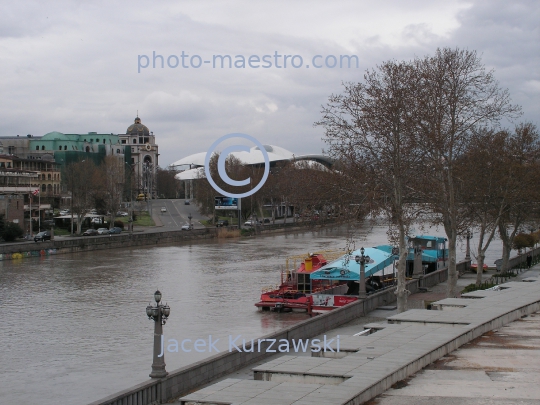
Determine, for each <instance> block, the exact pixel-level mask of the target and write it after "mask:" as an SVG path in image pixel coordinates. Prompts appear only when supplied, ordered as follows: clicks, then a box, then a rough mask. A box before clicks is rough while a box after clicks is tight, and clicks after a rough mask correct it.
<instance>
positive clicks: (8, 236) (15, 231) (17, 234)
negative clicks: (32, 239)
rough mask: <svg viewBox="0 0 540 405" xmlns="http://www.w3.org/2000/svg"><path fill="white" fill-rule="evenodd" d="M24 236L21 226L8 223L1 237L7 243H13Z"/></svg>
mask: <svg viewBox="0 0 540 405" xmlns="http://www.w3.org/2000/svg"><path fill="white" fill-rule="evenodd" d="M23 235H24V231H23V229H22V228H21V227H20V226H19V224H14V223H13V222H6V223H5V225H4V229H3V231H2V235H1V236H2V238H3V239H4V240H5V241H6V242H13V241H14V240H15V239H17V238H21V237H22V236H23Z"/></svg>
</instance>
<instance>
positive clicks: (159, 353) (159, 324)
mask: <svg viewBox="0 0 540 405" xmlns="http://www.w3.org/2000/svg"><path fill="white" fill-rule="evenodd" d="M154 299H155V300H156V306H152V305H150V304H148V306H147V307H146V315H148V319H151V320H153V321H154V361H153V362H152V372H151V373H150V377H151V378H163V377H165V376H166V375H167V374H169V373H168V372H167V371H166V370H165V354H164V350H163V347H162V336H163V325H165V322H166V321H167V318H168V317H169V314H170V313H171V308H170V307H169V306H168V305H167V304H165V305H163V304H160V301H161V292H160V291H159V290H157V291H156V292H155V293H154Z"/></svg>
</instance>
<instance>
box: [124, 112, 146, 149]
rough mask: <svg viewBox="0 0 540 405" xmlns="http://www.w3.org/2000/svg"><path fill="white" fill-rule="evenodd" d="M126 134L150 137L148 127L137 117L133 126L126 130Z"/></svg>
mask: <svg viewBox="0 0 540 405" xmlns="http://www.w3.org/2000/svg"><path fill="white" fill-rule="evenodd" d="M126 134H127V135H136V136H142V137H145V136H146V137H148V136H150V131H149V130H148V127H147V126H146V125H143V124H141V119H140V118H139V117H136V118H135V121H134V123H133V124H131V125H130V126H129V127H128V129H127V130H126ZM141 143H142V142H141ZM145 143H146V142H145Z"/></svg>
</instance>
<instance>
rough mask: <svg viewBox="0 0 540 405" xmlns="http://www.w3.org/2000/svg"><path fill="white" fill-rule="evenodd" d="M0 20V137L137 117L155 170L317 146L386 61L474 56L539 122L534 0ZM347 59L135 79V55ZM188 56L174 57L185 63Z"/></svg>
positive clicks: (102, 11) (254, 6)
mask: <svg viewBox="0 0 540 405" xmlns="http://www.w3.org/2000/svg"><path fill="white" fill-rule="evenodd" d="M5 4H6V2H4V6H3V7H2V13H0V52H1V53H0V55H1V56H0V58H1V61H2V62H1V65H0V73H1V75H0V81H1V85H2V87H1V88H2V95H3V97H2V99H1V101H0V103H1V104H0V105H1V108H0V118H1V123H2V126H1V131H0V135H2V136H7V135H17V134H20V135H26V134H34V135H44V134H46V133H47V132H51V131H60V132H64V133H86V132H89V131H96V132H100V133H110V132H113V133H124V132H125V130H126V128H127V127H128V126H129V125H130V124H131V123H132V122H133V119H134V118H135V115H136V112H137V110H138V111H139V115H140V117H141V119H142V121H143V123H144V124H146V125H147V126H148V127H149V128H150V130H151V131H153V132H154V134H155V135H156V139H157V143H158V144H159V146H160V153H161V156H160V165H161V166H166V165H168V164H170V163H172V162H174V161H175V160H177V159H180V158H182V157H184V156H187V155H189V154H192V153H196V152H201V151H205V150H206V149H207V148H208V147H209V146H210V144H211V143H212V142H213V141H214V140H216V139H217V138H218V137H220V136H222V135H224V134H227V133H230V132H243V133H247V134H250V135H253V136H255V137H256V138H258V139H259V140H260V141H261V142H262V143H268V144H275V145H279V146H282V147H284V148H286V149H289V150H291V151H293V152H294V153H298V154H301V153H320V152H321V150H322V149H323V148H324V143H323V142H322V140H321V138H322V136H323V131H322V129H321V128H314V127H313V122H315V121H317V120H318V119H319V118H320V110H321V105H322V104H324V103H326V100H327V99H328V96H329V95H330V94H332V93H339V92H340V91H341V82H342V81H358V80H361V79H362V76H363V72H364V70H365V69H368V68H372V67H374V66H375V65H377V64H378V63H380V62H382V61H384V60H388V59H398V60H399V59H411V58H413V57H414V56H424V55H426V54H433V52H434V50H435V49H436V48H437V47H444V46H450V47H459V48H465V49H469V50H476V51H477V52H478V53H480V54H481V55H482V60H483V62H484V63H485V64H486V66H487V67H488V68H490V69H491V68H492V69H495V76H496V78H497V79H498V80H499V81H500V83H501V86H502V87H504V88H508V89H509V90H510V93H511V95H512V99H513V101H514V102H515V103H518V104H520V105H522V106H523V111H524V115H523V117H522V120H528V121H532V122H534V123H536V124H539V123H540V122H539V111H540V97H539V96H540V73H539V65H540V64H539V62H540V60H539V59H540V45H539V44H540V41H539V40H540V33H539V21H540V2H538V1H536V0H530V1H513V2H509V1H500V0H489V1H448V0H446V1H436V0H409V1H358V0H355V1H348V0H347V1H339V2H330V1H316V0H310V1H304V0H297V1H294V2H291V1H253V0H251V1H240V0H237V1H227V2H221V1H159V0H153V1H142V0H141V1H129V2H128V1H110V0H109V1H93V2H80V3H79V2H69V1H65V2H63V1H54V2H42V1H19V2H11V3H10V5H9V6H6V5H5ZM153 51H155V52H156V53H157V54H160V55H163V56H164V57H165V60H166V58H167V56H169V55H177V56H178V55H180V54H181V52H182V51H184V52H185V53H186V54H188V55H190V56H192V55H194V54H198V55H200V56H201V58H202V59H203V60H205V59H206V60H211V59H212V55H214V54H230V55H233V56H234V55H244V56H245V57H246V58H248V57H249V56H250V55H259V56H262V55H265V54H271V55H273V54H274V52H275V51H277V52H278V53H279V54H290V55H301V56H302V58H303V60H304V64H310V62H311V58H312V57H313V56H314V55H318V54H320V55H324V56H326V55H337V56H339V55H357V56H358V58H359V61H360V67H359V68H358V69H356V68H355V69H346V68H342V69H339V68H334V69H329V68H322V69H314V68H313V67H312V66H310V68H306V67H304V66H303V67H302V68H298V69H294V68H291V67H289V68H286V69H284V68H282V69H278V68H275V67H273V68H270V69H262V68H259V69H253V68H249V67H246V68H244V69H236V68H233V69H213V68H212V67H211V66H210V65H205V64H203V65H202V66H201V67H200V68H198V69H195V68H191V67H190V68H187V69H184V68H180V67H178V68H176V69H173V68H169V67H167V65H166V63H165V68H163V69H161V66H160V62H159V60H158V66H159V67H158V68H156V69H153V68H151V64H150V66H149V68H147V69H141V72H140V73H138V66H137V62H138V55H143V54H145V55H149V56H151V55H152V52H153ZM187 61H188V60H186V62H187Z"/></svg>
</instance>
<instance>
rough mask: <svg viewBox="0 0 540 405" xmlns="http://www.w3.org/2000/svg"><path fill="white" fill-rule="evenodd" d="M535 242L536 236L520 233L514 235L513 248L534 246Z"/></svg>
mask: <svg viewBox="0 0 540 405" xmlns="http://www.w3.org/2000/svg"><path fill="white" fill-rule="evenodd" d="M534 244H535V237H534V236H533V235H532V234H530V233H520V234H517V235H516V236H515V237H514V241H513V242H512V248H513V249H516V250H520V249H523V248H526V247H533V246H534Z"/></svg>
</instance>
